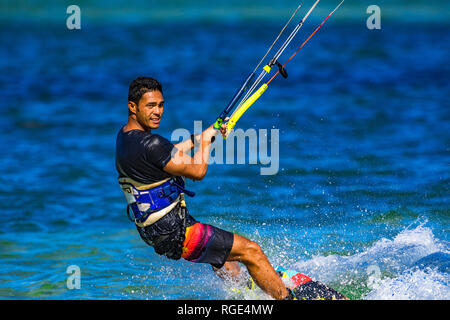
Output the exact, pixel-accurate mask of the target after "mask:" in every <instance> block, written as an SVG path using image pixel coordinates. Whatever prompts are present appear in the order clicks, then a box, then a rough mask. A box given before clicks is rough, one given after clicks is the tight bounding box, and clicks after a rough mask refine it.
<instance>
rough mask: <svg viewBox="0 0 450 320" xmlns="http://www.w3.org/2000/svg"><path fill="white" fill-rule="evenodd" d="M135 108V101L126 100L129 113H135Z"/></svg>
mask: <svg viewBox="0 0 450 320" xmlns="http://www.w3.org/2000/svg"><path fill="white" fill-rule="evenodd" d="M136 109H137V105H136V103H134V102H133V101H128V110H129V111H130V113H132V114H136V111H137V110H136Z"/></svg>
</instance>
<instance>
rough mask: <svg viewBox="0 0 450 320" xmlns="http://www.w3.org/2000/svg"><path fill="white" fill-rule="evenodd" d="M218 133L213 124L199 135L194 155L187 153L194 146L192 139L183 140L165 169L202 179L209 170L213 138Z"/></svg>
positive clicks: (174, 173)
mask: <svg viewBox="0 0 450 320" xmlns="http://www.w3.org/2000/svg"><path fill="white" fill-rule="evenodd" d="M216 134H217V130H215V129H214V128H213V127H212V126H210V127H209V128H208V129H206V130H205V131H203V132H202V134H201V135H199V136H197V137H196V139H197V141H199V142H200V145H199V148H198V150H197V152H196V153H195V154H194V156H193V157H190V156H189V155H187V154H186V152H188V151H189V150H190V149H191V148H192V147H193V146H192V142H191V141H190V140H188V141H184V142H181V143H179V144H177V145H175V147H177V152H176V153H175V154H174V155H172V158H171V159H170V161H169V162H168V163H167V164H166V166H165V167H164V168H163V169H164V171H166V172H168V173H170V174H172V175H175V176H184V177H186V178H190V179H192V180H202V179H203V178H204V176H205V175H206V171H207V170H208V161H209V156H210V151H211V139H212V137H214V136H215V135H216ZM179 146H180V148H178V147H179Z"/></svg>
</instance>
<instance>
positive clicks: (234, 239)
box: [116, 77, 294, 299]
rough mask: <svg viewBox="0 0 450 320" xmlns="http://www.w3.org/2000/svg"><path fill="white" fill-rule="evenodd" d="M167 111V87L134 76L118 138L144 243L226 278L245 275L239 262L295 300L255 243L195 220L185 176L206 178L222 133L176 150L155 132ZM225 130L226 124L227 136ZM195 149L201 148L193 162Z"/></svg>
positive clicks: (264, 284)
mask: <svg viewBox="0 0 450 320" xmlns="http://www.w3.org/2000/svg"><path fill="white" fill-rule="evenodd" d="M163 111H164V98H163V93H162V86H161V84H160V83H159V82H158V81H157V80H155V79H153V78H148V77H139V78H137V79H135V80H134V81H133V82H132V83H131V85H130V88H129V93H128V123H127V124H126V125H125V126H123V127H122V128H121V129H120V130H119V133H118V135H117V142H116V167H117V171H118V173H119V183H120V185H121V188H122V190H123V192H124V194H125V197H126V199H127V202H128V207H127V211H128V215H129V216H131V218H132V220H134V221H135V223H136V226H137V230H138V232H139V234H140V236H141V238H142V239H143V240H144V241H145V242H146V243H147V244H149V245H151V246H153V247H154V249H155V252H156V253H158V254H160V255H165V256H166V257H168V258H170V259H180V258H181V257H182V258H184V259H186V260H188V261H192V262H197V263H209V264H211V265H212V266H213V269H214V271H216V273H217V274H218V275H219V276H221V277H224V276H227V275H228V276H237V275H239V273H240V268H239V264H238V262H241V263H243V264H244V265H245V266H246V267H247V270H248V272H249V273H250V275H251V276H252V278H253V280H254V281H255V283H256V284H257V285H258V286H259V287H260V288H261V289H262V290H264V291H265V292H266V293H268V294H269V295H271V296H272V297H273V298H275V299H293V298H294V296H293V294H292V292H291V291H290V290H289V289H287V288H286V287H285V285H284V284H283V282H282V280H281V279H280V277H279V276H278V274H277V273H276V271H275V270H274V269H273V267H272V266H271V264H270V263H269V261H268V259H267V257H266V256H265V254H264V253H263V252H262V250H261V248H260V247H259V245H258V244H257V243H255V242H253V241H250V240H248V239H246V238H244V237H242V236H239V235H237V234H233V233H230V232H228V231H225V230H222V229H219V228H216V227H214V226H211V225H207V224H203V223H201V222H198V221H196V220H195V219H194V218H193V217H192V216H191V215H189V213H188V212H187V208H186V205H185V202H184V196H185V194H187V195H191V196H192V195H193V193H192V192H190V191H188V190H186V189H185V188H184V178H189V179H192V180H202V179H203V177H204V176H205V175H206V172H207V169H208V159H209V156H210V149H211V143H212V141H213V139H214V138H215V137H216V135H217V134H218V131H217V130H215V129H214V128H213V126H210V127H209V128H208V129H206V130H205V131H203V132H202V133H201V134H200V135H198V136H196V137H195V136H193V135H192V136H191V139H190V140H187V141H183V142H181V143H178V144H176V145H173V144H172V143H171V142H169V141H168V140H167V139H165V138H163V137H162V136H160V135H158V134H155V133H153V132H152V131H153V130H155V129H158V127H159V126H160V123H161V120H162V116H163ZM225 130H226V129H225V125H223V126H222V128H221V130H220V132H221V133H222V135H224V134H225ZM196 144H198V145H199V147H198V151H197V152H196V153H195V154H194V155H193V156H192V157H191V156H190V153H191V150H192V149H193V148H194V145H196Z"/></svg>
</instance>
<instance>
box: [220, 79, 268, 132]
mask: <svg viewBox="0 0 450 320" xmlns="http://www.w3.org/2000/svg"><path fill="white" fill-rule="evenodd" d="M267 88H268V86H267V84H265V83H264V84H263V85H262V86H261V87H260V88H259V89H258V90H256V92H255V93H254V94H252V95H251V96H250V97H249V98H248V99H247V100H245V102H244V103H243V104H242V106H241V107H240V108H239V109H237V110H236V111H235V112H234V114H233V115H232V116H231V118H230V120H228V123H227V131H228V133H229V132H230V131H231V130H233V128H234V126H235V125H236V122H237V121H238V120H239V118H240V117H242V115H243V114H244V112H245V111H247V109H248V108H250V106H251V105H252V104H253V103H255V101H256V100H258V99H259V97H261V95H262V94H263V93H264V91H266V90H267Z"/></svg>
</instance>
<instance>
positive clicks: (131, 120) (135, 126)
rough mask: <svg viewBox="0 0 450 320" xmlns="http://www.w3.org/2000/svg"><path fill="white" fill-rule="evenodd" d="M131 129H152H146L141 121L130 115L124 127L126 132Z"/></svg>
mask: <svg viewBox="0 0 450 320" xmlns="http://www.w3.org/2000/svg"><path fill="white" fill-rule="evenodd" d="M131 130H140V131H150V129H145V128H144V127H143V126H141V124H140V123H139V122H137V121H136V119H134V118H133V117H131V116H130V117H128V123H127V124H126V125H125V126H124V127H123V131H124V132H128V131H131Z"/></svg>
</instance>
